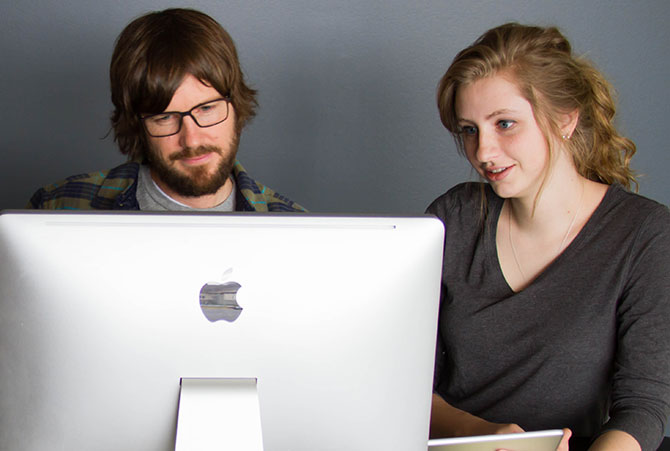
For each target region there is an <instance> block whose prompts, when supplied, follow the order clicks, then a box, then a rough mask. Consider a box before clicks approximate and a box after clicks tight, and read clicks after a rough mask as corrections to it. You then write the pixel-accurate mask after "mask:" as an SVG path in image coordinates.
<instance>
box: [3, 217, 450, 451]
mask: <svg viewBox="0 0 670 451" xmlns="http://www.w3.org/2000/svg"><path fill="white" fill-rule="evenodd" d="M442 247H443V228H442V224H441V223H440V222H439V221H438V220H437V219H435V218H432V217H404V218H402V217H401V218H398V217H340V216H317V215H298V214H293V215H237V214H235V215H208V214H192V215H191V214H147V213H137V214H130V213H127V214H113V213H96V214H93V213H58V212H51V213H38V212H23V211H16V212H3V213H2V214H0V448H2V449H20V450H24V451H26V450H27V451H31V450H44V449H53V450H55V449H63V450H120V449H123V450H142V451H147V450H174V449H175V444H176V441H175V440H176V439H175V437H176V435H178V431H179V428H180V427H181V424H180V422H181V420H182V419H181V418H178V417H179V416H180V415H181V407H180V402H184V399H183V391H180V387H181V385H182V382H183V381H186V380H188V381H196V382H197V381H202V380H205V381H232V382H233V392H234V393H238V391H236V390H237V389H235V388H234V384H235V382H236V381H243V382H244V381H254V382H255V386H254V387H251V388H252V391H251V392H253V391H254V390H255V392H254V393H255V398H254V399H256V401H255V402H256V406H257V407H256V409H257V411H259V412H260V413H259V417H260V429H261V430H262V433H261V439H260V441H261V443H262V444H261V447H262V448H263V449H265V450H266V451H286V450H297V451H302V450H305V451H306V450H310V451H312V450H337V451H342V450H366V451H369V450H385V451H392V450H399V451H400V450H402V451H411V450H416V451H425V449H426V446H427V439H428V424H429V416H430V400H431V391H432V387H431V386H432V376H433V361H434V350H435V337H436V328H437V311H438V298H439V290H440V274H441V262H442ZM252 385H254V384H252ZM229 388H230V387H229ZM239 390H240V393H241V391H243V390H244V387H241V388H239ZM251 392H250V393H251ZM180 396H182V398H180ZM252 398H253V396H252ZM205 399H208V400H209V399H214V397H213V396H206V397H205ZM231 399H232V398H231ZM180 400H181V401H180ZM235 402H236V401H235ZM226 405H228V404H226ZM229 405H230V406H234V405H236V404H235V403H234V402H233V401H231V403H230V404H229ZM247 405H251V407H252V408H251V410H252V411H253V410H254V409H253V402H252V403H251V404H248V403H247ZM182 407H183V406H182ZM232 410H233V415H232V420H231V421H236V417H237V416H238V415H239V416H249V415H248V413H245V412H244V411H243V409H240V410H237V408H233V409H232ZM229 413H230V412H229ZM251 417H253V412H252V415H251ZM214 424H215V429H216V432H215V433H216V434H218V438H217V440H216V441H217V442H219V446H218V448H213V449H242V447H235V446H227V445H226V444H227V443H229V441H228V439H229V435H231V434H232V433H233V432H235V430H237V428H236V427H234V428H232V429H233V431H232V432H231V428H228V429H226V428H225V426H226V424H227V420H222V421H219V422H217V421H214ZM218 426H220V430H219V427H218ZM251 429H252V430H253V427H252V428H251ZM252 434H253V431H252ZM219 439H220V440H219ZM196 448H197V447H192V448H191V449H196ZM178 449H179V447H178ZM181 449H187V448H185V447H182V448H181ZM203 449H204V448H203ZM250 449H251V448H250ZM254 449H255V448H254Z"/></svg>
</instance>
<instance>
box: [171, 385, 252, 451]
mask: <svg viewBox="0 0 670 451" xmlns="http://www.w3.org/2000/svg"><path fill="white" fill-rule="evenodd" d="M194 449H197V450H202V451H205V450H221V449H234V450H240V451H263V437H262V434H261V412H260V407H259V403H258V391H257V389H256V379H255V378H244V379H242V378H241V379H228V378H216V379H199V378H182V379H181V390H180V393H179V412H178V414H177V438H176V444H175V451H191V450H194Z"/></svg>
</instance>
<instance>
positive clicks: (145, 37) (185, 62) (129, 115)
mask: <svg viewBox="0 0 670 451" xmlns="http://www.w3.org/2000/svg"><path fill="white" fill-rule="evenodd" d="M188 74H190V75H193V76H194V77H196V78H197V79H199V80H200V81H201V82H203V83H204V84H206V85H208V86H212V87H213V88H214V89H216V90H217V91H218V92H219V93H220V94H221V95H222V96H227V97H229V98H230V102H231V104H232V106H233V108H234V109H235V114H236V117H237V122H236V129H237V131H238V132H239V131H240V130H242V128H243V127H244V125H245V124H246V123H247V121H249V120H250V119H251V118H252V117H253V116H254V115H255V114H256V113H255V108H256V106H257V105H258V104H257V102H256V91H255V90H253V89H251V88H249V87H248V86H247V85H246V84H245V83H244V75H243V74H242V70H241V68H240V63H239V60H238V57H237V50H236V49H235V44H234V43H233V40H232V38H231V37H230V35H229V34H228V33H227V32H226V30H224V29H223V27H222V26H221V25H220V24H219V23H218V22H217V21H215V20H214V19H212V18H211V17H209V16H208V15H206V14H204V13H201V12H199V11H195V10H191V9H166V10H164V11H158V12H152V13H148V14H146V15H143V16H141V17H139V18H137V19H135V20H133V21H132V22H131V23H130V24H128V26H127V27H126V28H125V29H124V30H123V31H122V32H121V34H120V35H119V37H118V39H117V41H116V46H115V48H114V53H113V55H112V62H111V65H110V69H109V77H110V83H111V90H112V103H113V104H114V112H113V113H112V118H111V119H112V127H113V129H114V139H115V141H116V142H117V143H118V144H119V149H120V150H121V153H123V154H126V155H128V158H129V159H131V160H142V159H143V158H144V157H145V152H146V149H147V142H146V134H145V132H144V129H143V126H142V122H141V120H140V115H141V114H153V113H160V112H163V111H164V110H165V108H167V106H168V105H169V103H170V101H171V99H172V96H173V95H174V93H175V91H176V90H177V88H178V87H179V85H180V84H181V82H182V80H183V79H184V77H185V76H186V75H188Z"/></svg>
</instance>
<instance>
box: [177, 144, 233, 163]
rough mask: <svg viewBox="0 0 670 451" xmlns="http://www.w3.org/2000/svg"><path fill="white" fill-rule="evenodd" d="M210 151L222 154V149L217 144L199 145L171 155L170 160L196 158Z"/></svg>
mask: <svg viewBox="0 0 670 451" xmlns="http://www.w3.org/2000/svg"><path fill="white" fill-rule="evenodd" d="M208 153H217V154H219V155H221V149H219V148H218V147H217V146H198V147H195V148H193V147H186V148H185V149H182V150H180V151H179V152H177V153H174V154H172V155H170V157H169V159H170V161H177V160H183V159H184V158H196V157H199V156H201V155H205V154H208Z"/></svg>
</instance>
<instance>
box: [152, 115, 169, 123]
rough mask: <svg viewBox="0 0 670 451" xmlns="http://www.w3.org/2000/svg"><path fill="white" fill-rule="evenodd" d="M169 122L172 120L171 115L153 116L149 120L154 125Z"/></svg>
mask: <svg viewBox="0 0 670 451" xmlns="http://www.w3.org/2000/svg"><path fill="white" fill-rule="evenodd" d="M171 120H172V115H171V114H161V115H160V116H153V117H152V118H151V121H152V122H154V123H156V124H164V123H166V122H170V121H171Z"/></svg>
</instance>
